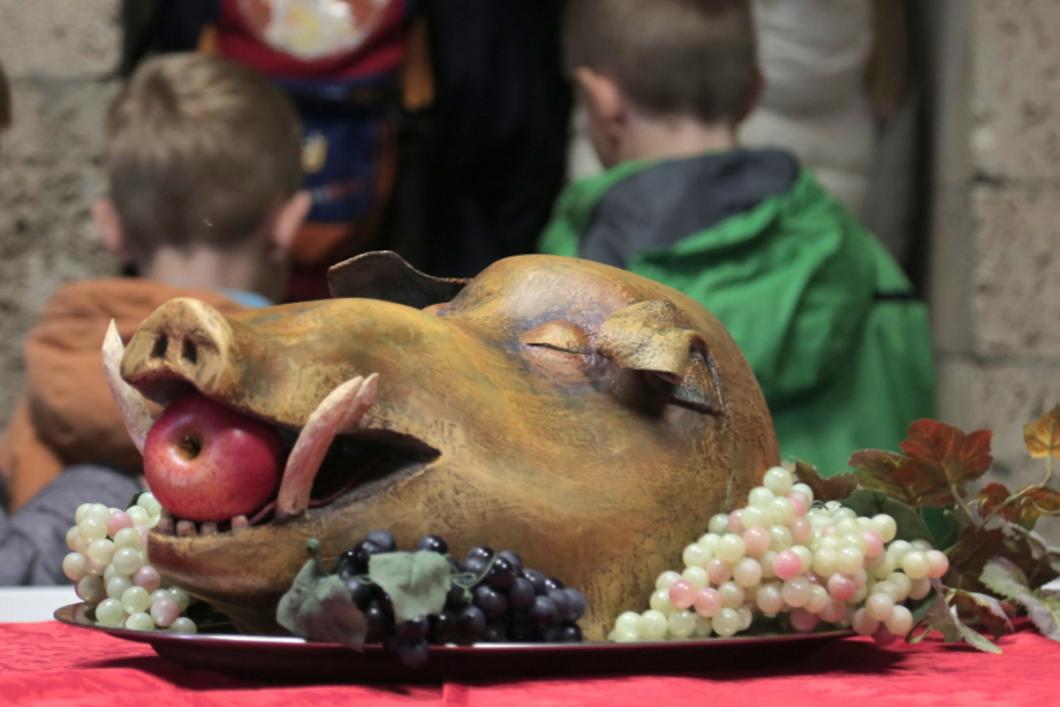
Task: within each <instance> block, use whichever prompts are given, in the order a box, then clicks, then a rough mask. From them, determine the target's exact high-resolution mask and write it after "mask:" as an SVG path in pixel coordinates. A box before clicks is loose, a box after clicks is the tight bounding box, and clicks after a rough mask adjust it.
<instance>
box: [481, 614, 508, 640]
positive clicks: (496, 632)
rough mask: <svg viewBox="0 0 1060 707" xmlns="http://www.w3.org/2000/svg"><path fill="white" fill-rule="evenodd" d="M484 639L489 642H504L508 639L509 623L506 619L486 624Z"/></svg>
mask: <svg viewBox="0 0 1060 707" xmlns="http://www.w3.org/2000/svg"><path fill="white" fill-rule="evenodd" d="M482 640H483V641H485V642H487V643H504V642H505V641H507V640H508V624H507V622H506V621H503V620H502V621H491V622H490V623H489V624H487V625H486V630H485V631H483V633H482Z"/></svg>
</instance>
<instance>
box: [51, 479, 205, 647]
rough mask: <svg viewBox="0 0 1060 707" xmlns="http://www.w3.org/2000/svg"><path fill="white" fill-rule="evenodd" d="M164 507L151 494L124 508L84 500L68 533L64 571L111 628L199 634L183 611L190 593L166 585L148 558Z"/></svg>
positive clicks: (98, 619) (100, 620) (101, 621)
mask: <svg viewBox="0 0 1060 707" xmlns="http://www.w3.org/2000/svg"><path fill="white" fill-rule="evenodd" d="M161 513H162V507H161V505H159V503H158V501H157V500H156V499H155V497H154V496H153V495H152V494H151V493H150V492H149V491H145V492H144V493H141V494H140V495H139V496H138V497H137V498H136V501H135V503H133V504H132V505H131V506H129V507H128V508H126V509H125V510H121V509H120V508H108V507H107V506H105V505H103V504H102V503H82V504H81V505H80V506H78V508H77V511H76V513H75V515H74V522H75V523H76V524H75V525H74V526H72V527H71V528H70V530H68V531H67V533H66V544H67V545H68V546H69V548H70V550H72V552H70V553H69V554H68V555H66V557H64V558H63V574H65V575H66V576H67V578H68V579H70V581H72V582H74V583H75V584H76V591H77V596H79V597H80V598H81V599H82V600H83V601H84V602H85V603H86V604H88V605H89V606H90V607H92V608H93V610H94V613H95V618H96V623H97V624H98V625H100V626H106V627H108V628H128V629H135V630H138V631H151V630H153V629H155V628H164V629H168V630H170V631H173V632H174V633H195V632H196V630H197V629H196V626H195V622H194V621H192V620H191V619H190V618H188V617H186V616H181V614H182V613H183V612H184V611H185V610H186V609H187V608H188V604H189V603H190V601H191V600H190V598H189V597H188V594H187V593H186V592H185V591H184V590H182V589H180V588H177V587H169V588H165V589H163V588H162V586H161V585H162V578H161V576H160V575H159V574H158V570H156V569H155V568H154V567H152V566H151V565H150V564H149V563H148V561H147V533H148V531H149V530H150V529H151V528H153V527H154V526H155V525H156V524H157V523H158V519H159V516H160V515H161Z"/></svg>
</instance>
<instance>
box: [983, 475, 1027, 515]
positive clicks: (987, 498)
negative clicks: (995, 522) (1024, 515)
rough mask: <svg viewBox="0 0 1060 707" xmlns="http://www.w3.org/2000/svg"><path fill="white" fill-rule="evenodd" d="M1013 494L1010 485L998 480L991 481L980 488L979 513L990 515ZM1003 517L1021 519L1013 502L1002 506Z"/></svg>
mask: <svg viewBox="0 0 1060 707" xmlns="http://www.w3.org/2000/svg"><path fill="white" fill-rule="evenodd" d="M1011 496H1012V494H1011V493H1010V492H1009V490H1008V487H1006V486H1005V485H1004V484H999V483H997V482H994V483H989V484H987V485H986V486H984V487H983V488H981V489H979V493H978V494H977V498H978V499H979V514H980V515H981V516H983V517H984V518H985V517H986V516H988V515H991V514H993V513H994V512H995V511H997V509H998V508H1001V507H1002V505H1003V504H1004V503H1005V502H1006V501H1008V500H1009V498H1010V497H1011ZM1001 517H1002V518H1004V519H1005V520H1008V521H1012V522H1016V521H1017V520H1019V510H1018V509H1017V508H1016V507H1015V506H1014V505H1012V504H1010V505H1009V506H1007V507H1005V508H1002V510H1001Z"/></svg>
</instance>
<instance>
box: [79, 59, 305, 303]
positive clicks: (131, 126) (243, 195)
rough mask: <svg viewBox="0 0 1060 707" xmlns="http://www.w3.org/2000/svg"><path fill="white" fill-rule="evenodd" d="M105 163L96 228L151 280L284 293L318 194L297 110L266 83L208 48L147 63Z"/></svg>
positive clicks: (116, 123)
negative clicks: (223, 276)
mask: <svg viewBox="0 0 1060 707" xmlns="http://www.w3.org/2000/svg"><path fill="white" fill-rule="evenodd" d="M106 167H107V176H108V180H109V191H110V193H109V199H104V200H101V201H100V202H99V203H97V205H96V208H95V210H94V216H95V218H96V222H97V225H98V226H99V228H100V232H101V234H102V236H103V240H104V243H105V244H106V245H107V246H108V247H109V248H110V249H111V250H112V251H113V252H115V253H118V254H121V255H123V256H124V257H126V258H128V259H130V260H132V261H133V262H134V263H135V264H136V265H137V266H139V268H140V270H141V272H142V273H143V274H144V275H145V276H147V277H152V278H154V279H162V280H169V281H170V282H171V284H178V285H179V284H188V285H197V286H213V287H236V288H240V289H252V290H256V291H259V292H262V293H263V294H266V295H271V296H275V295H278V294H279V291H278V289H279V288H282V287H283V277H282V269H283V268H285V267H286V262H285V258H283V257H282V256H283V254H284V253H285V252H286V250H287V246H288V245H289V243H290V241H291V239H292V238H293V237H294V233H295V231H296V230H297V229H298V227H299V226H300V225H301V222H302V219H303V218H304V216H305V212H306V210H307V209H308V196H307V195H306V194H304V193H300V192H298V187H299V184H300V182H301V177H302V173H301V144H300V132H299V125H298V118H297V115H296V113H295V110H294V107H293V106H292V105H291V103H290V102H289V101H288V99H287V98H286V97H285V96H284V95H283V93H282V92H281V91H280V90H279V89H278V88H276V87H275V86H273V85H272V84H271V83H270V82H269V81H268V79H266V78H264V77H262V76H260V75H258V74H255V73H254V72H252V71H250V70H249V69H246V68H244V67H241V66H238V65H236V64H233V63H230V62H228V61H226V60H224V59H220V58H217V57H212V56H207V55H204V54H198V53H191V54H169V55H163V56H161V57H157V58H153V59H149V60H147V61H145V62H144V63H143V64H142V65H141V66H140V67H139V69H138V70H137V71H136V72H135V74H134V75H133V76H132V78H131V79H130V80H129V82H128V84H127V85H126V86H125V87H124V89H123V90H122V91H121V93H120V94H119V95H118V96H117V98H116V99H115V101H114V103H113V104H112V105H111V107H110V111H109V113H108V115H107V148H106ZM218 263H220V264H221V265H223V267H218ZM183 271H186V272H183ZM211 272H226V273H228V276H229V281H227V282H211V281H209V278H210V277H212V275H211V274H210V273H211ZM180 280H184V281H185V282H180Z"/></svg>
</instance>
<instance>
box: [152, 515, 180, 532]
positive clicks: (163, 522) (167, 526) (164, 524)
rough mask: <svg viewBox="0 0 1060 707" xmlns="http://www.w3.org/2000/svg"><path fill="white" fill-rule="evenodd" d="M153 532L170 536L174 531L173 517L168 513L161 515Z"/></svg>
mask: <svg viewBox="0 0 1060 707" xmlns="http://www.w3.org/2000/svg"><path fill="white" fill-rule="evenodd" d="M155 530H156V531H158V532H159V533H161V534H162V535H172V534H173V532H174V531H175V530H176V524H175V523H174V521H173V516H171V515H169V514H168V513H163V514H162V515H161V516H159V517H158V523H157V524H155Z"/></svg>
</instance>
